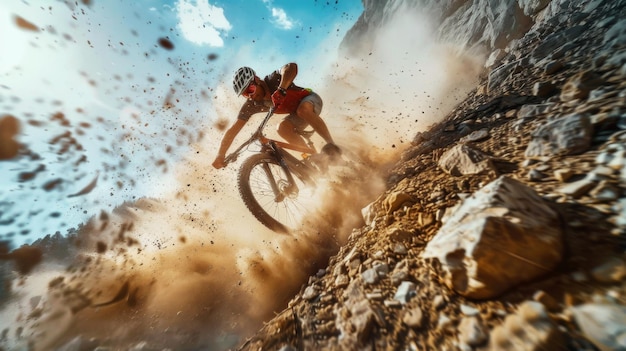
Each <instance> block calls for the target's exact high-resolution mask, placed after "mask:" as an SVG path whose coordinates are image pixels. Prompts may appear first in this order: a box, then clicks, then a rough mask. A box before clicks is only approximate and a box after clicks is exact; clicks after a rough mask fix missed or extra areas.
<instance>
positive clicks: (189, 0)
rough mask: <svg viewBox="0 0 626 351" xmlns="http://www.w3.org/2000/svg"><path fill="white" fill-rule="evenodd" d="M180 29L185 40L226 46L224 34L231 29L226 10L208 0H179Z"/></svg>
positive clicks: (177, 7) (177, 8) (177, 5)
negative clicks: (225, 14)
mask: <svg viewBox="0 0 626 351" xmlns="http://www.w3.org/2000/svg"><path fill="white" fill-rule="evenodd" d="M176 10H177V13H178V27H179V28H180V30H181V32H182V34H183V36H184V37H185V39H187V40H189V41H191V42H193V43H196V44H200V45H202V44H208V45H210V46H214V47H222V46H224V40H223V39H222V36H221V35H222V34H223V33H224V32H228V31H229V30H230V29H231V25H230V22H228V19H226V16H224V9H223V8H221V7H217V6H213V5H211V4H209V1H208V0H179V1H178V2H177V3H176Z"/></svg>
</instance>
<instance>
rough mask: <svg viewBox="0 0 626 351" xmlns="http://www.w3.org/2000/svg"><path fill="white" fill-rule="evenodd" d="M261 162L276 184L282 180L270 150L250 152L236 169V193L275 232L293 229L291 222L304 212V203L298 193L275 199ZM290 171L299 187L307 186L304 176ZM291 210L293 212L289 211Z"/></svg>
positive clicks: (281, 170) (258, 218) (294, 221)
mask: <svg viewBox="0 0 626 351" xmlns="http://www.w3.org/2000/svg"><path fill="white" fill-rule="evenodd" d="M264 165H267V167H268V168H269V169H270V170H271V173H272V175H273V177H274V181H275V183H276V184H279V185H280V184H285V183H284V182H285V179H286V176H285V171H284V170H283V169H282V167H281V166H280V165H279V164H278V161H276V159H275V158H274V157H272V156H271V155H269V154H257V155H252V156H251V157H249V158H248V159H246V160H245V161H243V163H242V165H241V168H240V169H239V174H238V179H237V181H238V185H239V194H240V195H241V198H242V199H243V202H244V204H245V205H246V207H247V208H248V210H249V211H250V212H251V213H252V214H253V215H254V217H255V218H256V219H257V220H259V222H261V223H262V224H263V225H265V226H266V227H267V228H269V229H271V230H273V231H275V232H283V233H288V232H289V231H290V229H294V228H293V226H295V225H298V224H299V223H300V221H301V219H302V217H303V216H304V215H305V213H306V206H305V205H303V204H302V203H301V202H300V200H301V196H295V195H294V196H292V197H286V198H285V199H284V200H283V201H281V202H275V201H274V199H275V197H274V193H273V192H272V188H271V185H270V182H271V180H270V179H269V178H268V177H267V175H266V172H265V170H264V167H265V166H264ZM292 175H293V177H294V179H296V180H298V182H297V185H298V187H299V188H300V191H302V190H304V189H305V188H306V187H305V186H304V184H303V180H302V179H301V178H300V177H299V176H298V175H297V174H295V173H293V172H292ZM281 182H282V183H281ZM291 210H293V211H295V213H292V212H290V211H291ZM285 222H289V223H285Z"/></svg>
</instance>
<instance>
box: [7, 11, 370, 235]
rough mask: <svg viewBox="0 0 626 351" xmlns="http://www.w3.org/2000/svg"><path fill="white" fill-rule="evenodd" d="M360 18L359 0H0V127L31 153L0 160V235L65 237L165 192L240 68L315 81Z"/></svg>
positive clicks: (228, 98) (212, 119) (229, 95)
mask: <svg viewBox="0 0 626 351" xmlns="http://www.w3.org/2000/svg"><path fill="white" fill-rule="evenodd" d="M85 3H88V5H85ZM362 9H363V8H362V4H361V1H360V0H350V1H348V0H336V1H328V2H327V1H315V0H306V1H287V0H283V1H278V0H276V1H271V0H245V1H244V0H228V1H207V0H197V1H189V0H172V1H162V0H161V1H160V0H137V1H125V0H106V1H104V0H93V1H70V0H66V1H52V0H21V1H18V0H15V1H10V2H2V3H1V4H0V52H2V55H0V118H2V116H5V115H12V116H14V117H16V118H17V119H18V120H20V122H21V132H20V134H19V136H18V140H19V142H21V143H23V144H24V145H26V146H27V147H28V150H29V151H30V152H31V153H32V154H34V155H36V157H34V158H32V157H20V158H18V159H13V160H10V161H3V162H0V175H1V177H2V182H1V184H0V240H12V241H13V242H15V243H22V242H29V241H32V240H34V239H37V238H38V237H40V236H42V235H46V234H54V232H56V231H57V230H58V231H60V232H61V233H64V232H65V231H66V229H67V228H70V227H76V226H77V225H78V224H79V223H83V222H84V221H85V219H86V218H88V217H90V216H93V215H96V214H98V213H99V211H100V210H111V209H112V208H114V207H115V206H117V205H119V204H120V203H121V202H123V201H133V200H136V199H137V198H140V197H143V196H153V197H158V196H160V194H161V193H160V192H161V191H162V190H163V189H165V188H168V184H170V183H169V182H170V181H171V179H170V178H171V177H172V174H171V173H172V172H171V170H172V169H173V168H174V167H175V165H176V163H177V162H178V160H180V159H181V158H183V157H185V156H184V155H185V154H186V153H187V152H188V151H189V147H190V145H192V144H193V143H195V142H197V141H198V140H200V139H202V134H203V133H206V132H207V130H209V129H211V126H212V123H214V122H215V120H216V119H217V116H218V113H217V112H216V110H219V109H221V108H223V106H221V105H223V104H225V103H230V102H233V101H236V100H235V97H234V94H233V93H232V90H231V88H230V79H231V76H232V72H233V71H234V70H235V69H236V68H237V67H239V66H241V65H250V66H252V67H253V68H255V69H256V70H257V72H259V75H264V74H267V73H269V72H270V71H271V70H273V69H276V68H278V67H280V66H281V65H283V64H284V63H287V62H290V61H295V62H297V63H298V64H299V66H300V68H301V69H300V77H301V78H299V79H302V80H305V79H313V78H316V77H318V76H319V75H320V72H321V70H322V66H324V64H325V63H326V61H331V60H332V59H334V57H335V55H336V54H337V47H338V45H339V42H340V41H341V39H342V38H343V36H344V35H345V32H346V31H347V30H348V29H349V28H350V27H351V26H352V25H353V24H354V23H355V21H356V20H357V19H358V17H359V15H360V14H361V12H362ZM216 102H217V103H216ZM55 116H56V117H55ZM211 156H212V155H211ZM207 157H209V155H207ZM25 174H31V175H33V174H34V175H35V176H34V177H33V178H32V179H30V178H29V180H28V181H25V180H24V178H23V176H24V175H25ZM20 177H22V178H20ZM94 181H95V182H97V186H96V187H95V189H94V190H93V191H91V192H89V193H87V194H86V195H82V196H71V195H73V194H76V193H80V192H81V190H84V189H85V188H86V187H88V185H89V184H91V183H93V182H94Z"/></svg>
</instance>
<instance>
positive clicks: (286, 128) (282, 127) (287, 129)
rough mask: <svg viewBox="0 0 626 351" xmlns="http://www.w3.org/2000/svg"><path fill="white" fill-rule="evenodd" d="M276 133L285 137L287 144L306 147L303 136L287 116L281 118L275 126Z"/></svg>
mask: <svg viewBox="0 0 626 351" xmlns="http://www.w3.org/2000/svg"><path fill="white" fill-rule="evenodd" d="M276 131H277V132H278V135H280V136H281V138H283V139H285V141H286V142H288V143H289V144H293V145H297V146H302V147H305V148H308V146H307V144H306V142H305V141H304V138H303V137H302V136H300V134H298V133H297V131H296V126H295V125H294V124H293V123H292V122H291V121H290V120H289V119H287V118H285V119H283V120H282V122H280V124H278V127H277V128H276Z"/></svg>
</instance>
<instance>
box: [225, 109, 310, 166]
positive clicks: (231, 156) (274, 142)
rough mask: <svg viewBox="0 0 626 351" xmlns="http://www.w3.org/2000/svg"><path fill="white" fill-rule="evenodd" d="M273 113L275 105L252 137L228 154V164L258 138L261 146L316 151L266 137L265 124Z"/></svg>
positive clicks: (307, 151) (226, 159)
mask: <svg viewBox="0 0 626 351" xmlns="http://www.w3.org/2000/svg"><path fill="white" fill-rule="evenodd" d="M272 115H274V108H273V107H272V108H270V110H269V112H268V113H267V115H266V116H265V118H264V119H263V121H262V122H261V124H260V125H259V127H258V128H257V130H256V131H255V132H254V133H253V134H252V136H250V138H249V139H248V140H246V141H245V142H244V143H243V144H241V145H240V146H239V147H238V148H237V149H236V150H235V151H233V152H232V153H230V154H229V155H228V156H226V158H225V159H224V161H225V163H226V164H228V163H230V162H234V161H235V160H237V157H239V155H240V154H241V152H242V151H243V150H244V148H246V147H247V146H248V145H250V144H252V143H254V142H255V141H257V140H258V141H259V143H260V144H261V146H268V145H275V146H277V147H278V148H280V149H288V150H293V151H298V152H302V153H308V154H312V153H315V150H314V149H313V148H311V147H301V146H298V145H293V144H290V143H286V142H283V141H279V140H274V139H271V138H268V137H266V136H265V135H264V134H263V129H265V126H266V125H267V122H268V121H269V120H270V118H271V117H272ZM273 149H274V151H276V150H275V149H276V148H275V147H274V148H273Z"/></svg>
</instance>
